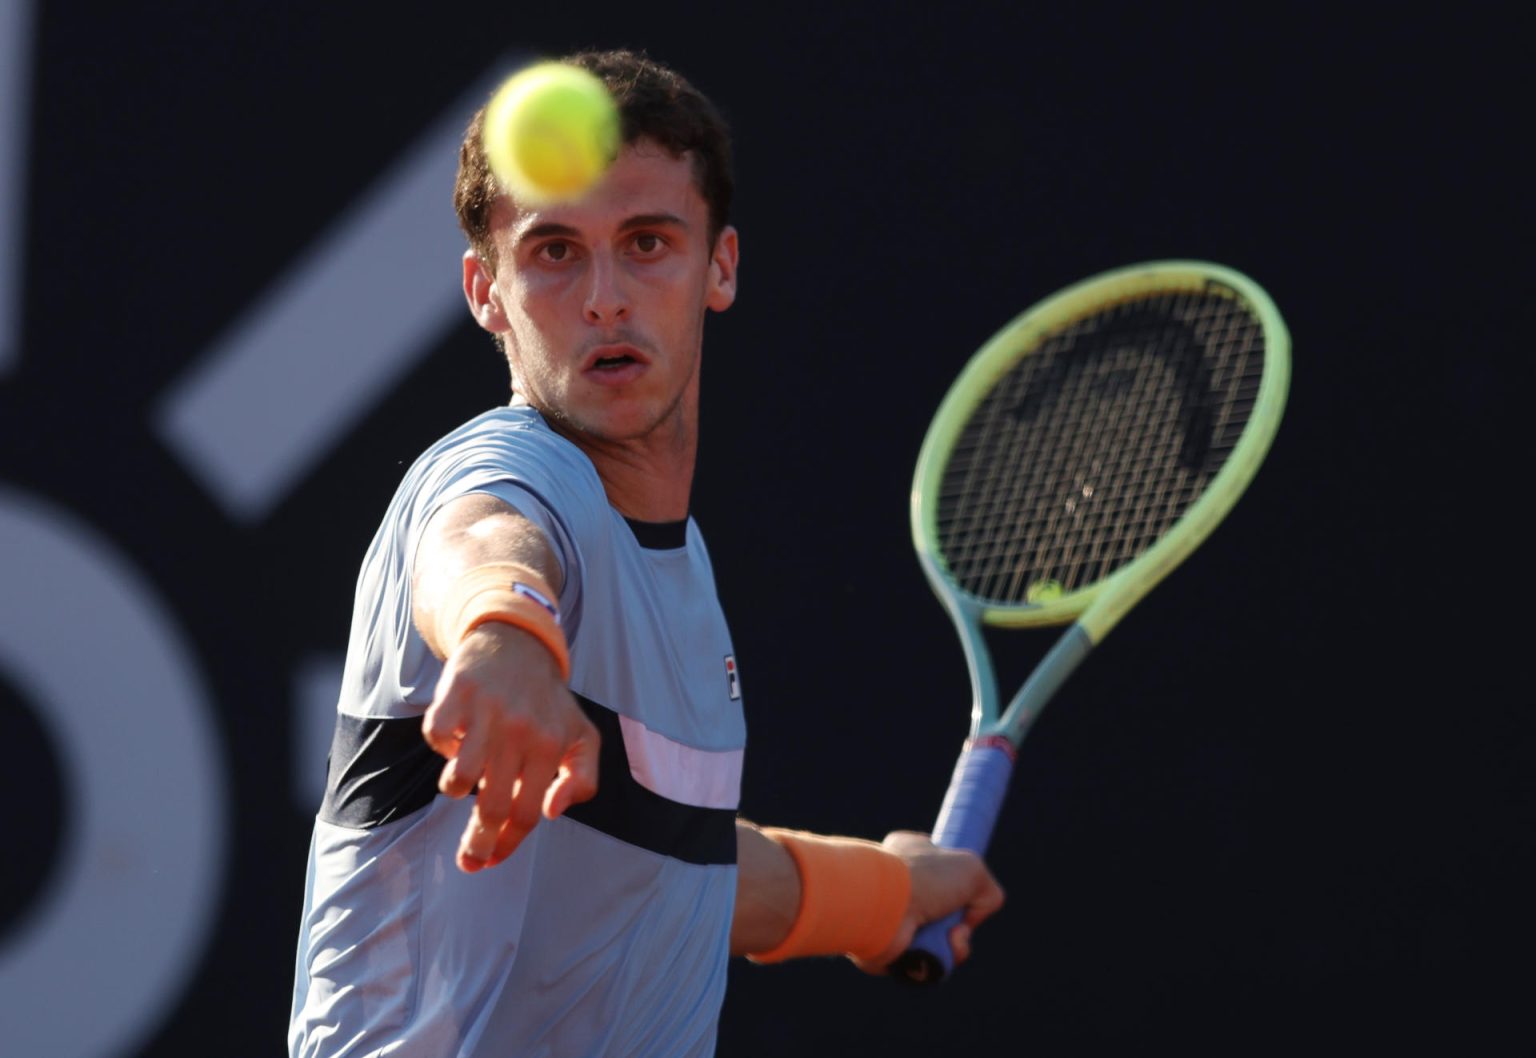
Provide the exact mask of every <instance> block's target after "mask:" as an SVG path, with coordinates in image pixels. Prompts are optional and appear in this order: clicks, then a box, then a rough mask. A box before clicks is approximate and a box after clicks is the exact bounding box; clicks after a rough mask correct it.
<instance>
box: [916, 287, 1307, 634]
mask: <svg viewBox="0 0 1536 1058" xmlns="http://www.w3.org/2000/svg"><path fill="white" fill-rule="evenodd" d="M1289 382H1290V335H1289V333H1288V332H1287V330H1286V327H1285V323H1284V321H1283V319H1282V318H1281V316H1280V313H1279V311H1278V310H1277V309H1276V307H1275V305H1274V303H1273V301H1272V300H1271V299H1270V297H1269V295H1268V294H1267V293H1265V291H1264V290H1263V289H1262V288H1261V287H1260V286H1259V285H1258V284H1257V283H1255V282H1254V281H1253V280H1252V279H1250V278H1248V277H1247V276H1245V275H1243V274H1241V273H1239V272H1237V271H1235V270H1233V269H1231V268H1227V267H1225V266H1222V265H1218V264H1214V263H1212V262H1208V261H1197V260H1166V261H1151V262H1146V263H1142V264H1135V265H1129V266H1126V267H1123V268H1118V269H1114V270H1112V271H1108V272H1103V273H1100V274H1099V275H1096V276H1092V277H1090V278H1088V279H1085V280H1082V281H1081V282H1079V283H1076V284H1074V285H1072V286H1070V287H1067V288H1065V289H1064V290H1061V291H1060V292H1058V293H1056V294H1054V295H1052V296H1051V297H1048V298H1046V299H1044V300H1042V301H1040V302H1038V303H1037V304H1035V305H1034V306H1032V307H1031V308H1029V309H1027V310H1026V311H1024V312H1023V313H1021V314H1020V315H1018V316H1017V317H1015V318H1014V319H1013V320H1012V321H1010V322H1009V323H1008V324H1007V325H1005V326H1004V327H1003V328H1002V329H1001V330H1000V331H998V332H997V333H996V334H995V335H994V336H993V337H992V338H991V339H990V340H988V341H987V343H986V344H985V345H983V346H982V347H981V348H980V349H979V350H978V351H977V352H976V353H975V354H974V355H973V356H972V357H971V359H970V360H969V361H968V362H967V364H966V365H965V367H964V368H963V369H962V370H961V372H960V374H959V375H958V377H957V378H956V380H955V382H954V383H953V384H952V385H951V387H950V389H949V391H948V393H947V394H946V395H945V397H944V399H943V401H942V402H941V404H940V406H939V409H938V411H937V413H936V414H935V416H934V419H933V422H932V423H931V424H930V426H929V429H928V432H927V434H926V436H925V437H924V440H923V445H922V448H921V450H920V452H919V455H918V460H917V467H916V471H915V473H914V477H913V484H912V496H911V511H910V513H911V527H912V538H913V545H914V547H915V549H916V551H917V554H918V556H919V559H920V561H921V564H922V568H923V570H924V572H925V574H926V575H927V577H928V580H929V582H930V584H932V586H933V588H934V590H935V592H936V593H937V594H938V595H939V597H940V599H941V600H942V601H943V602H944V603H945V606H946V608H947V609H948V610H949V611H950V613H951V615H952V616H953V617H955V618H956V620H957V623H958V622H960V621H967V622H981V623H985V624H990V625H996V626H1004V627H1015V628H1022V627H1037V626H1047V625H1059V624H1065V623H1066V622H1068V621H1073V620H1076V621H1078V623H1079V624H1080V625H1081V626H1082V627H1083V628H1084V630H1085V631H1086V632H1087V634H1088V636H1089V638H1090V640H1091V641H1092V642H1095V643H1096V642H1097V641H1098V640H1100V639H1101V638H1102V637H1103V636H1104V635H1105V634H1107V632H1108V630H1109V629H1110V628H1111V627H1113V625H1114V623H1115V622H1116V621H1117V620H1118V619H1119V618H1120V617H1121V616H1122V615H1123V614H1124V612H1125V611H1126V610H1127V609H1129V608H1130V606H1131V605H1133V604H1134V603H1135V602H1136V601H1137V600H1138V599H1139V598H1140V597H1141V596H1143V595H1145V594H1146V592H1147V591H1149V590H1151V588H1152V587H1153V586H1154V585H1155V584H1156V583H1157V582H1158V581H1160V580H1161V579H1162V578H1163V577H1164V576H1166V575H1167V573H1168V572H1169V571H1171V570H1172V569H1173V568H1174V567H1176V566H1177V565H1178V564H1179V563H1180V562H1181V561H1183V559H1184V558H1185V557H1186V556H1188V554H1189V553H1190V552H1191V551H1193V550H1194V548H1195V547H1196V546H1198V545H1199V543H1200V542H1201V541H1202V540H1204V539H1205V537H1206V536H1208V535H1209V534H1210V532H1211V530H1212V529H1214V528H1215V526H1216V525H1217V524H1219V523H1220V521H1221V519H1222V518H1223V517H1224V516H1225V515H1226V513H1227V512H1228V511H1229V510H1230V509H1231V507H1232V505H1233V504H1234V503H1236V501H1237V499H1238V497H1239V496H1240V495H1241V494H1242V492H1243V491H1244V489H1246V487H1247V485H1248V483H1249V482H1250V481H1251V480H1252V479H1253V476H1254V474H1255V473H1256V472H1257V470H1258V467H1259V465H1260V463H1261V462H1262V461H1263V458H1264V456H1265V454H1266V453H1267V451H1268V449H1269V447H1270V444H1271V442H1272V440H1273V438H1274V436H1275V432H1276V430H1277V429H1278V427H1279V423H1280V418H1281V413H1282V411H1283V409H1284V405H1285V398H1286V393H1287V391H1288V389H1289Z"/></svg>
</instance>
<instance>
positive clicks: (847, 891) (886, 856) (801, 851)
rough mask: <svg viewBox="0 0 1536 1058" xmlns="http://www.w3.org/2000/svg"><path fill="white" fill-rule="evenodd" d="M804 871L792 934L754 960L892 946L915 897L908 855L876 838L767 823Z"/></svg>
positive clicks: (865, 953) (861, 953) (872, 951)
mask: <svg viewBox="0 0 1536 1058" xmlns="http://www.w3.org/2000/svg"><path fill="white" fill-rule="evenodd" d="M763 833H764V834H766V835H768V836H769V837H770V838H772V839H773V840H774V841H776V842H778V843H779V844H780V845H782V846H784V848H785V849H787V850H788V852H789V854H790V856H792V857H794V860H795V867H796V869H797V870H799V872H800V911H799V913H798V914H797V915H796V916H795V924H794V925H793V926H791V927H790V929H789V935H788V936H786V937H785V938H784V939H783V941H781V942H780V943H779V945H778V947H776V948H774V949H773V950H772V951H765V952H758V953H755V954H751V955H748V956H747V958H749V959H751V960H752V961H753V962H759V963H770V962H782V961H783V960H785V959H793V958H796V957H798V956H803V955H843V954H847V955H852V956H855V957H857V958H860V959H873V958H874V957H876V956H877V955H879V954H880V953H881V952H883V951H885V950H886V948H888V947H890V944H891V941H892V940H893V939H894V938H895V936H896V932H897V930H899V929H900V928H901V922H902V919H903V918H904V917H905V916H906V913H907V903H908V901H909V900H910V899H911V897H912V875H911V872H910V871H909V870H908V868H907V864H906V861H905V860H903V859H901V857H899V856H897V855H895V854H894V853H890V852H887V851H886V850H885V849H884V848H882V847H881V846H880V845H879V844H877V843H876V842H873V841H863V840H861V839H858V838H836V837H824V836H822V835H819V834H807V833H805V832H803V831H798V830H780V829H777V828H772V827H765V828H764V829H763Z"/></svg>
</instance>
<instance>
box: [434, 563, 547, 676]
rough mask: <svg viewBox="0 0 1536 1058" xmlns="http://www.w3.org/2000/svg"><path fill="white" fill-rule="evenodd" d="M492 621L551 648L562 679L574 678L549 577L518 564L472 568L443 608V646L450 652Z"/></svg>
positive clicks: (440, 626)
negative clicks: (514, 627) (516, 630)
mask: <svg viewBox="0 0 1536 1058" xmlns="http://www.w3.org/2000/svg"><path fill="white" fill-rule="evenodd" d="M487 621H498V622H500V623H502V624H509V625H515V626H516V627H518V628H521V629H522V630H523V631H525V632H528V633H529V634H531V635H532V636H533V637H534V638H536V639H537V640H538V641H539V642H541V643H543V644H544V645H545V646H546V647H548V648H549V652H550V653H551V654H553V655H554V656H555V662H556V664H558V665H559V666H560V678H561V679H564V680H569V679H570V678H571V655H570V649H569V648H568V647H567V645H566V642H565V632H564V631H562V630H561V628H560V608H559V606H558V605H557V604H556V602H555V593H554V592H553V591H552V590H551V589H550V587H549V585H548V584H547V583H546V582H545V580H544V578H543V577H541V576H539V574H538V573H537V572H536V571H534V570H533V569H531V568H530V567H528V566H522V565H519V564H517V563H515V562H488V563H486V564H485V565H483V566H475V567H474V568H472V569H469V570H466V571H465V572H464V573H463V574H462V575H461V576H460V577H459V578H458V579H457V580H455V581H454V582H453V583H452V584H451V585H450V586H449V587H448V590H447V591H446V592H445V593H444V594H443V600H442V602H441V603H440V604H439V605H438V608H437V627H436V629H435V632H436V633H437V645H438V646H439V647H440V648H441V649H442V650H443V651H444V653H447V652H449V651H452V650H453V648H454V647H456V646H458V645H459V643H461V642H462V641H463V639H464V637H465V636H467V635H469V633H470V632H472V631H474V630H475V629H476V628H478V627H480V626H481V625H483V624H485V623H486V622H487Z"/></svg>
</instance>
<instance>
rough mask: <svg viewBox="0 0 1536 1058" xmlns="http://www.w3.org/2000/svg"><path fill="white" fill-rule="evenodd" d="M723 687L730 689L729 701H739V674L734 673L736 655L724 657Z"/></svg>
mask: <svg viewBox="0 0 1536 1058" xmlns="http://www.w3.org/2000/svg"><path fill="white" fill-rule="evenodd" d="M725 685H726V687H727V688H729V689H730V692H731V701H733V702H736V701H740V700H741V674H740V673H738V672H737V671H736V655H735V654H727V655H726V656H725Z"/></svg>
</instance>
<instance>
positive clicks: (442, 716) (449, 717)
mask: <svg viewBox="0 0 1536 1058" xmlns="http://www.w3.org/2000/svg"><path fill="white" fill-rule="evenodd" d="M465 731H466V721H465V716H464V710H463V709H462V707H461V706H460V705H459V703H458V700H457V699H455V698H447V697H444V696H442V695H439V696H438V697H437V698H435V699H433V701H432V704H431V705H429V706H428V707H427V711H426V713H424V714H423V715H422V718H421V737H422V738H424V739H426V740H427V745H429V746H431V747H432V748H433V749H434V750H436V751H437V752H438V753H440V754H442V755H443V756H445V757H450V758H451V757H454V756H456V755H457V754H458V752H459V740H460V739H462V738H463V737H464V735H465Z"/></svg>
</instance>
